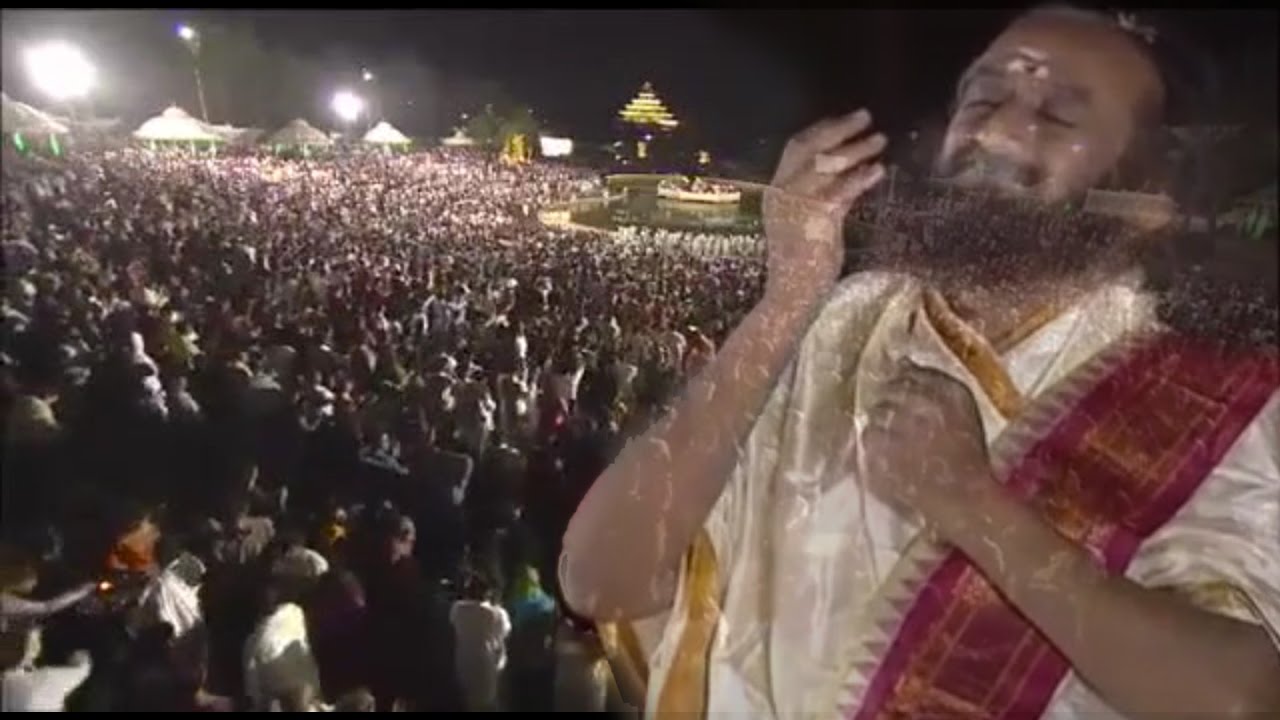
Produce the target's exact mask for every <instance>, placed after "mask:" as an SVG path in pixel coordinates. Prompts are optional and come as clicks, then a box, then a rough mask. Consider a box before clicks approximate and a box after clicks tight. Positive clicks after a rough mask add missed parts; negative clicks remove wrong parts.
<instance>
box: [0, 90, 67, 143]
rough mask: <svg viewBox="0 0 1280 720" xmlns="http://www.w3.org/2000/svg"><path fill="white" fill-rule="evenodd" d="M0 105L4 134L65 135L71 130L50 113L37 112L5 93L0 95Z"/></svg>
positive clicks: (0, 120)
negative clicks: (1, 107) (1, 106)
mask: <svg viewBox="0 0 1280 720" xmlns="http://www.w3.org/2000/svg"><path fill="white" fill-rule="evenodd" d="M0 105H3V111H2V112H3V118H2V119H0V122H2V123H3V129H4V133H5V134H6V135H12V134H15V133H16V134H27V135H65V134H67V133H68V132H70V128H68V127H67V126H66V125H63V124H62V123H60V122H58V121H57V120H54V119H53V118H52V117H51V116H50V115H49V114H48V113H45V112H43V111H41V110H37V109H35V108H33V107H31V106H30V105H28V104H26V103H24V102H18V101H17V100H14V99H12V98H10V97H9V96H8V95H6V94H4V93H0Z"/></svg>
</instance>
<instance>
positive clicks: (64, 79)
mask: <svg viewBox="0 0 1280 720" xmlns="http://www.w3.org/2000/svg"><path fill="white" fill-rule="evenodd" d="M26 61H27V70H28V71H29V72H30V73H31V81H32V83H33V84H34V85H35V86H36V87H37V88H39V89H40V91H41V92H43V93H44V94H46V95H48V96H49V97H50V98H52V99H54V100H57V101H59V102H69V101H71V100H78V99H80V98H83V97H84V96H85V95H88V94H89V91H90V90H91V89H93V85H94V83H95V81H96V80H97V78H98V71H97V69H96V68H95V67H94V66H93V64H92V63H90V62H89V59H88V58H86V57H85V56H84V53H82V52H81V51H80V49H79V48H77V47H75V46H74V45H71V44H69V43H66V42H62V41H53V42H49V43H45V44H43V45H37V46H35V47H33V48H31V49H29V50H27V52H26Z"/></svg>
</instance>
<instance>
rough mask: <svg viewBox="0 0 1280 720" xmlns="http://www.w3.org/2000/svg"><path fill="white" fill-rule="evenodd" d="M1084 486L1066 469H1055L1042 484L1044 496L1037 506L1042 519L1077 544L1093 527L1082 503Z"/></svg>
mask: <svg viewBox="0 0 1280 720" xmlns="http://www.w3.org/2000/svg"><path fill="white" fill-rule="evenodd" d="M1083 488H1084V483H1083V482H1082V481H1081V478H1080V474H1079V473H1078V472H1077V471H1076V470H1075V469H1074V468H1072V467H1070V466H1064V467H1061V468H1058V469H1057V470H1056V471H1055V472H1054V474H1053V475H1051V476H1050V477H1049V478H1048V479H1047V480H1046V482H1045V487H1044V490H1045V494H1044V496H1043V498H1044V499H1043V500H1042V501H1041V503H1040V504H1039V506H1040V510H1041V512H1043V513H1044V518H1045V520H1047V521H1049V524H1051V525H1053V526H1054V528H1056V529H1057V530H1058V532H1059V533H1061V534H1062V535H1064V536H1065V537H1066V538H1067V539H1069V540H1072V541H1075V542H1080V541H1081V540H1084V539H1085V538H1086V537H1087V536H1088V534H1089V530H1090V529H1092V528H1093V526H1094V521H1095V518H1094V517H1092V515H1091V513H1090V509H1089V508H1088V507H1087V506H1086V505H1085V504H1084V503H1082V502H1080V498H1081V497H1083V493H1084V490H1083Z"/></svg>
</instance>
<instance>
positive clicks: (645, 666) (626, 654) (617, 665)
mask: <svg viewBox="0 0 1280 720" xmlns="http://www.w3.org/2000/svg"><path fill="white" fill-rule="evenodd" d="M596 632H597V633H598V634H599V636H600V644H601V645H602V646H604V650H605V655H606V656H607V657H608V658H609V668H610V669H611V670H612V671H613V674H614V679H615V680H616V681H617V682H618V686H619V687H623V686H626V687H633V688H644V687H645V685H646V684H647V683H648V681H649V661H648V658H647V657H645V654H644V651H643V650H642V649H641V647H640V640H639V638H637V637H636V634H635V628H633V627H632V625H631V623H630V622H628V621H626V620H620V621H618V622H612V623H607V622H606V623H597V624H596Z"/></svg>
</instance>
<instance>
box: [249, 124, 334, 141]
mask: <svg viewBox="0 0 1280 720" xmlns="http://www.w3.org/2000/svg"><path fill="white" fill-rule="evenodd" d="M264 142H265V143H266V144H267V145H269V146H272V147H275V146H285V147H307V146H328V145H332V144H333V141H332V140H330V139H329V136H328V135H326V134H324V132H323V131H321V130H317V129H316V128H315V127H313V126H312V125H311V124H310V123H308V122H307V121H306V120H303V119H302V118H298V119H296V120H290V121H289V123H288V124H287V125H285V126H284V127H282V128H280V129H279V130H277V131H275V132H274V133H272V134H271V135H270V136H269V137H267V139H266V140H265V141H264Z"/></svg>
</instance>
